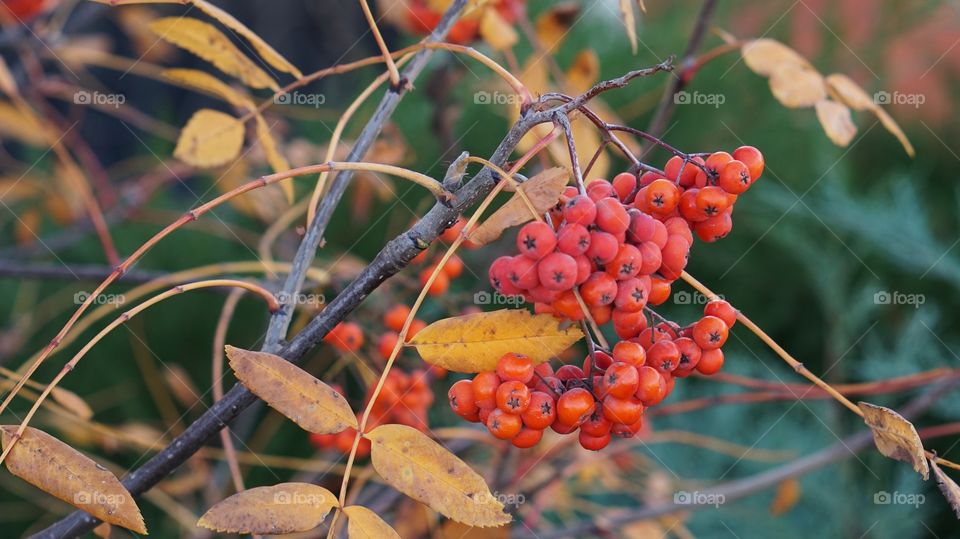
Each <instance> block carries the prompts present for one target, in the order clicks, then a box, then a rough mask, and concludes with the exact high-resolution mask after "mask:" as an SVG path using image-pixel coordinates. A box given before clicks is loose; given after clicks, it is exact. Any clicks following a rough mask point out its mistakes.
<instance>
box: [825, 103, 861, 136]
mask: <svg viewBox="0 0 960 539" xmlns="http://www.w3.org/2000/svg"><path fill="white" fill-rule="evenodd" d="M816 110H817V119H818V120H820V125H821V126H823V131H824V132H825V133H826V134H827V136H828V137H830V140H831V141H832V142H833V143H834V144H836V145H837V146H841V147H843V146H846V145H847V144H850V141H851V140H853V136H854V135H856V134H857V126H856V125H854V124H853V119H852V118H850V109H848V108H847V107H846V106H844V105H841V104H840V103H837V102H836V101H831V100H830V99H822V100H820V101H817V104H816Z"/></svg>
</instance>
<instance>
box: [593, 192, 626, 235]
mask: <svg viewBox="0 0 960 539" xmlns="http://www.w3.org/2000/svg"><path fill="white" fill-rule="evenodd" d="M596 224H597V226H598V227H600V230H603V231H604V232H609V233H611V234H614V235H617V234H620V233H622V232H625V231H626V230H627V228H628V227H629V226H630V217H629V216H628V215H627V210H626V208H624V207H623V204H621V203H620V201H619V200H617V199H616V198H613V197H610V198H602V199H600V200H599V201H597V219H596Z"/></svg>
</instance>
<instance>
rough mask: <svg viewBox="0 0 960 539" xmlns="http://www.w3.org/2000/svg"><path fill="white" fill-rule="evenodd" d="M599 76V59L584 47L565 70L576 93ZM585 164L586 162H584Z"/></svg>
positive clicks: (587, 86)
mask: <svg viewBox="0 0 960 539" xmlns="http://www.w3.org/2000/svg"><path fill="white" fill-rule="evenodd" d="M598 78H600V59H599V58H597V53H596V52H594V51H593V50H591V49H584V50H582V51H580V53H579V54H577V57H576V58H574V59H573V64H571V65H570V69H568V70H567V81H568V82H569V83H570V87H571V88H572V89H573V90H574V91H576V93H583V92H586V91H587V90H589V89H590V87H591V86H593V85H594V84H595V83H596V82H597V79H598ZM584 166H586V163H584Z"/></svg>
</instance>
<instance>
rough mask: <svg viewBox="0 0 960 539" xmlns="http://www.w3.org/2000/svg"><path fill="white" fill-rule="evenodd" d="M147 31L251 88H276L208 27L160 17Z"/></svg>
mask: <svg viewBox="0 0 960 539" xmlns="http://www.w3.org/2000/svg"><path fill="white" fill-rule="evenodd" d="M150 29H151V30H153V33H155V34H157V36H158V37H160V38H161V39H163V40H165V41H169V42H170V43H173V44H174V45H176V46H178V47H181V48H183V49H186V50H188V51H190V52H192V53H193V54H195V55H197V56H199V57H200V58H203V59H204V60H206V61H208V62H210V63H211V64H213V65H214V66H216V67H217V69H219V70H220V71H223V72H224V73H226V74H227V75H230V76H232V77H236V78H238V79H240V80H241V81H243V83H244V84H246V85H247V86H249V87H251V88H270V89H271V90H274V91H276V90H278V89H279V88H280V87H279V85H277V82H276V81H275V80H273V79H272V78H270V75H267V74H266V72H264V71H263V70H262V69H260V68H259V67H258V66H257V65H256V64H255V63H253V60H251V59H250V58H248V57H247V56H246V55H245V54H243V53H242V52H241V51H240V49H238V48H237V46H236V45H234V44H233V42H232V41H230V39H229V38H228V37H227V36H225V35H224V34H223V32H221V31H220V30H218V29H217V28H216V27H215V26H213V25H212V24H209V23H206V22H203V21H201V20H198V19H192V18H190V17H164V18H161V19H157V20H155V21H152V22H151V23H150Z"/></svg>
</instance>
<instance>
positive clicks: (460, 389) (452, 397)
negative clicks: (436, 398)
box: [447, 380, 479, 417]
mask: <svg viewBox="0 0 960 539" xmlns="http://www.w3.org/2000/svg"><path fill="white" fill-rule="evenodd" d="M447 399H448V400H449V401H450V408H451V409H452V410H453V411H454V412H456V413H457V415H459V416H461V417H468V416H471V415H473V414H475V413H477V412H478V411H479V408H477V403H476V401H474V398H473V382H471V381H470V380H460V381H459V382H457V383H455V384H453V385H452V386H450V390H449V391H447Z"/></svg>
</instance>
